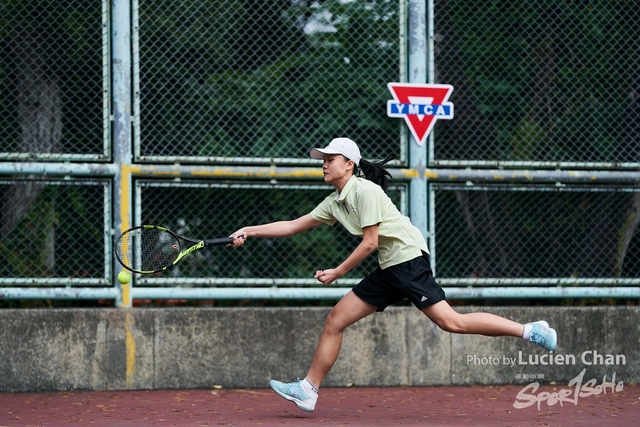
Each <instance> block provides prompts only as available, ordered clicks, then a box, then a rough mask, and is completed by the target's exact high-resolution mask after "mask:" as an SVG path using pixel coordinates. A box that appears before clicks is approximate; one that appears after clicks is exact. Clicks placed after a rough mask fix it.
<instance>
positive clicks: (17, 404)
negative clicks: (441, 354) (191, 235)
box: [0, 384, 640, 427]
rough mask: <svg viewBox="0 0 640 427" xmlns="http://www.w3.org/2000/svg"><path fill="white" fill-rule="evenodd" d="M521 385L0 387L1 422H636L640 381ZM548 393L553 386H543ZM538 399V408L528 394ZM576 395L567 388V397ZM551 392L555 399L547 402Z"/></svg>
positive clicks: (132, 426)
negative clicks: (592, 387)
mask: <svg viewBox="0 0 640 427" xmlns="http://www.w3.org/2000/svg"><path fill="white" fill-rule="evenodd" d="M523 388H524V386H520V385H518V386H494V387H487V386H473V387H388V388H371V387H363V388H360V387H353V388H324V389H322V390H321V391H320V399H319V400H318V406H316V410H315V411H314V412H312V413H306V412H303V411H301V410H299V409H298V408H297V407H296V406H295V405H294V404H293V403H291V402H287V401H285V400H283V399H281V398H280V397H278V396H276V395H275V393H273V392H272V391H271V390H270V389H237V390H227V389H212V390H152V391H77V392H47V393H0V427H5V426H12V427H13V426H24V427H27V426H29V427H31V426H33V427H35V426H38V427H40V426H64V425H76V426H127V427H142V426H222V425H226V426H274V425H278V426H285V425H289V426H318V425H320V426H322V425H327V426H414V425H428V426H513V427H517V426H611V425H615V426H616V427H627V426H629V427H630V426H634V427H635V426H637V425H638V423H639V421H638V420H640V386H638V385H635V384H625V385H624V389H623V390H620V391H614V392H613V393H611V390H606V391H607V393H606V394H604V393H602V392H601V393H600V394H597V395H596V394H595V393H593V392H589V391H586V392H585V390H582V391H581V394H582V396H578V398H577V404H574V403H567V401H565V402H563V403H562V405H561V403H560V402H559V401H557V397H558V396H559V395H560V393H562V390H563V389H564V390H567V389H568V391H571V392H573V393H574V394H575V389H574V388H573V387H572V388H568V387H567V386H566V385H565V386H562V385H557V386H552V385H546V386H542V387H540V389H538V390H536V391H535V393H533V392H532V391H531V390H528V391H527V392H526V393H527V394H528V396H530V397H528V398H526V399H523V400H521V401H522V402H524V403H533V404H532V405H531V406H528V407H525V408H522V409H516V408H514V406H513V404H514V402H515V401H516V397H517V396H518V393H520V392H521V391H522V390H523ZM545 393H551V394H545ZM531 396H535V397H536V398H540V399H542V400H541V402H540V410H538V407H537V403H535V402H534V397H531ZM569 398H570V399H575V396H574V395H573V394H572V395H571V396H570V397H567V398H566V399H569ZM554 399H556V401H555V404H554V405H552V406H550V405H549V403H551V402H553V401H554Z"/></svg>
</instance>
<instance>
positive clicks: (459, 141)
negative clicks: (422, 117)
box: [434, 0, 640, 168]
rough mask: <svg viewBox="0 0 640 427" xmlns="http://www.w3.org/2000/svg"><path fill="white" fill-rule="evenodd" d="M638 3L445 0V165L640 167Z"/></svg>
mask: <svg viewBox="0 0 640 427" xmlns="http://www.w3.org/2000/svg"><path fill="white" fill-rule="evenodd" d="M638 6H640V5H639V4H638V2H637V1H635V0H632V1H624V0H623V1H616V2H611V1H606V0H596V1H590V2H581V1H560V0H543V1H536V2H528V1H522V2H508V1H504V2H496V1H462V0H457V1H456V0H436V1H435V24H434V27H435V72H436V73H435V74H436V83H447V84H451V85H453V86H454V88H455V90H454V92H453V95H452V96H451V98H450V101H452V102H453V103H454V104H455V108H456V118H455V120H453V121H441V122H438V123H437V124H436V127H435V148H434V151H435V159H434V164H436V165H478V166H481V165H496V164H521V165H525V164H526V165H554V166H557V165H560V164H564V165H567V166H571V165H577V166H581V167H608V168H619V167H637V166H638V164H639V162H640V149H639V147H638V144H637V141H638V140H639V138H640V105H639V103H638V90H639V89H640V54H639V47H638V34H640V7H638Z"/></svg>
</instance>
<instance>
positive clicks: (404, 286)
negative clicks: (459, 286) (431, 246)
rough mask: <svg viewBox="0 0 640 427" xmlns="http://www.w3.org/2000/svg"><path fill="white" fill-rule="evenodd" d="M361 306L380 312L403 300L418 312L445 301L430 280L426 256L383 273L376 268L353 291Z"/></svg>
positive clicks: (433, 280)
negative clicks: (406, 300)
mask: <svg viewBox="0 0 640 427" xmlns="http://www.w3.org/2000/svg"><path fill="white" fill-rule="evenodd" d="M353 292H354V293H355V294H356V295H357V296H358V297H359V298H360V299H361V300H363V301H364V302H366V303H369V304H371V305H373V306H375V307H378V311H384V309H385V308H387V307H388V306H390V305H392V304H395V303H397V302H399V301H402V300H403V299H405V298H407V299H408V300H409V301H411V302H412V303H413V305H415V306H416V307H417V308H418V309H419V310H422V309H423V308H425V307H428V306H430V305H433V304H435V303H437V302H440V301H444V300H445V299H446V297H445V294H444V290H442V288H441V287H440V285H438V283H437V282H436V280H435V279H434V278H433V271H431V265H429V255H428V254H426V253H425V252H423V253H422V256H421V257H417V258H414V259H412V260H409V261H405V262H403V263H400V264H397V265H393V266H391V267H388V268H385V269H384V270H383V269H381V268H380V266H378V268H376V270H375V271H374V272H373V273H370V274H368V275H367V276H366V277H365V278H364V279H362V281H361V282H360V283H358V284H357V285H356V286H354V288H353Z"/></svg>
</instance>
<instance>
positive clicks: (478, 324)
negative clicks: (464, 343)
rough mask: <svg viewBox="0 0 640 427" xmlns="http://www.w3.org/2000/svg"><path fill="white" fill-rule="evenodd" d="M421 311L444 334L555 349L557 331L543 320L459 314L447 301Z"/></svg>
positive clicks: (488, 314) (484, 314)
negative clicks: (511, 340) (507, 339)
mask: <svg viewBox="0 0 640 427" xmlns="http://www.w3.org/2000/svg"><path fill="white" fill-rule="evenodd" d="M422 312H423V313H424V314H425V315H426V316H427V317H428V318H429V319H431V321H433V322H434V323H435V324H436V325H438V326H439V327H440V328H441V329H443V330H445V331H447V332H452V333H457V334H479V335H486V336H491V337H501V336H510V337H518V338H525V339H529V340H530V341H531V342H533V343H535V344H537V345H539V346H541V347H544V348H545V349H547V350H549V351H555V349H556V347H557V334H556V331H555V330H554V329H553V328H550V327H549V324H548V323H547V322H545V321H538V322H534V323H529V324H526V325H522V324H521V323H517V322H514V321H513V320H509V319H506V318H504V317H500V316H496V315H495V314H490V313H464V314H463V313H458V312H457V311H455V310H454V309H453V308H451V306H450V305H449V303H447V302H446V301H440V302H437V303H435V304H433V305H430V306H428V307H425V308H423V309H422Z"/></svg>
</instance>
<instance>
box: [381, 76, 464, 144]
mask: <svg viewBox="0 0 640 427" xmlns="http://www.w3.org/2000/svg"><path fill="white" fill-rule="evenodd" d="M387 86H388V87H389V91H390V92H391V95H393V98H394V99H392V100H389V101H388V102H387V115H388V116H389V117H400V118H404V120H405V122H406V123H407V126H408V127H409V130H410V131H411V134H412V135H413V137H414V138H415V139H416V141H417V142H418V145H423V144H424V142H425V140H426V139H427V136H428V135H429V132H431V129H433V126H434V125H435V123H436V120H438V119H447V120H450V119H452V118H453V104H452V103H451V102H448V99H449V96H450V95H451V92H453V86H451V85H438V84H420V85H419V84H412V83H388V84H387Z"/></svg>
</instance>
